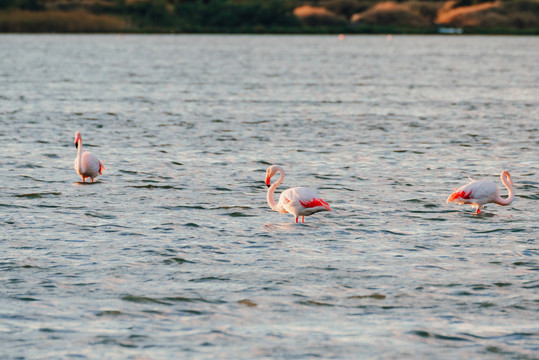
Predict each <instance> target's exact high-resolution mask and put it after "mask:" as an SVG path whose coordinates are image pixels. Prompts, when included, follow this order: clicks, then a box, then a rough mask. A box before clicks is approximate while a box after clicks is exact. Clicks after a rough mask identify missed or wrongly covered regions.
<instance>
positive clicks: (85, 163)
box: [75, 131, 105, 182]
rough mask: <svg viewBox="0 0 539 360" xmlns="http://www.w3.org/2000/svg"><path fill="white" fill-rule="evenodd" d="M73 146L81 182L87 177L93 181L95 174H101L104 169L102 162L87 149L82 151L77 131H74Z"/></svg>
mask: <svg viewBox="0 0 539 360" xmlns="http://www.w3.org/2000/svg"><path fill="white" fill-rule="evenodd" d="M75 147H76V148H77V149H78V152H77V157H76V158H75V170H77V174H79V175H80V177H81V178H82V182H85V180H86V178H88V177H89V178H90V179H92V182H94V178H95V177H96V176H97V175H102V174H103V170H105V167H104V166H103V163H102V162H101V161H99V159H98V158H97V157H96V156H95V155H93V154H90V153H89V152H88V151H85V152H84V153H83V152H82V138H81V136H80V132H78V131H77V132H76V133H75Z"/></svg>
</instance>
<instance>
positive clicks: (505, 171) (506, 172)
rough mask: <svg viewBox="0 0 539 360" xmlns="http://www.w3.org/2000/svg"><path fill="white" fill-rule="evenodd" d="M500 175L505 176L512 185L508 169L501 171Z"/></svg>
mask: <svg viewBox="0 0 539 360" xmlns="http://www.w3.org/2000/svg"><path fill="white" fill-rule="evenodd" d="M502 177H506V178H507V181H508V182H509V184H511V186H513V180H511V174H509V171H507V170H504V171H502Z"/></svg>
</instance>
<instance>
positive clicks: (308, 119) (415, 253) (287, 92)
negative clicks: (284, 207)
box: [0, 35, 539, 359]
mask: <svg viewBox="0 0 539 360" xmlns="http://www.w3.org/2000/svg"><path fill="white" fill-rule="evenodd" d="M0 59H2V60H1V62H0V125H1V126H0V148H1V149H2V156H1V157H0V166H1V172H0V181H1V183H2V185H1V187H0V254H1V255H0V358H2V359H4V358H6V359H10V358H28V359H36V358H37V359H57V358H99V359H105V358H110V359H112V358H130V359H143V358H148V359H158V358H160V359H161V358H210V359H214V358H224V359H254V358H284V359H294V358H298V359H304V358H324V359H327V358H373V359H402V358H439V357H444V358H452V359H462V358H474V359H477V358H519V359H531V358H537V354H538V353H539V315H538V314H539V312H538V310H539V303H538V297H537V294H538V286H539V276H538V270H539V258H538V255H539V247H538V245H537V240H536V239H537V234H538V228H539V227H538V225H537V224H538V222H539V215H538V214H539V203H538V200H539V178H538V171H539V162H538V159H539V157H538V154H539V151H538V150H539V139H538V134H539V121H538V118H539V113H538V105H539V89H538V84H539V73H538V72H537V64H538V63H539V39H537V38H536V37H458V36H457V37H420V36H393V37H392V38H391V39H388V38H386V37H384V36H358V37H352V36H350V37H346V38H345V40H344V41H339V40H338V39H337V37H334V36H293V37H291V36H117V35H111V36H81V35H72V36H60V35H43V36H30V35H4V36H0ZM77 130H78V131H80V132H81V133H82V137H83V144H84V148H85V149H86V150H90V151H91V152H92V153H94V154H95V155H96V156H98V157H99V158H100V159H101V160H103V161H105V166H106V167H107V170H106V172H105V173H104V174H103V175H102V176H99V177H98V178H97V181H96V183H95V184H92V185H82V184H80V183H79V181H80V178H79V177H78V175H77V174H76V172H75V170H74V169H73V161H74V159H75V156H76V149H75V147H74V144H73V140H74V133H75V131H77ZM271 164H279V165H281V166H283V168H284V169H285V171H286V178H285V180H284V183H283V184H282V185H281V187H280V190H283V189H286V188H288V187H291V186H309V187H312V188H315V189H317V190H318V192H319V194H320V195H321V196H322V198H323V199H324V200H326V201H327V202H328V203H329V204H330V205H331V207H332V208H333V211H332V212H325V213H319V214H315V215H313V216H310V217H307V218H306V219H305V220H306V222H305V224H294V223H293V221H294V218H293V216H292V215H285V214H279V213H276V212H273V211H271V209H270V208H269V207H268V205H267V204H266V186H265V184H264V177H265V170H266V168H267V167H268V166H269V165H271ZM504 169H507V170H509V171H510V172H511V175H512V179H513V182H514V184H515V191H516V195H517V197H516V199H515V201H514V202H513V204H511V205H510V206H507V207H500V206H497V205H492V204H491V205H487V207H486V208H485V209H484V210H483V213H482V214H481V215H480V216H476V215H473V214H472V212H473V209H472V208H471V207H469V206H462V207H459V206H457V205H455V204H446V203H445V199H446V198H447V196H448V195H449V194H450V193H451V192H452V189H453V188H455V187H459V186H461V185H464V184H465V183H467V182H468V180H467V177H468V176H471V177H473V178H476V179H485V180H490V181H493V182H496V183H497V184H498V186H499V187H500V188H501V189H500V192H501V193H502V196H506V194H507V191H506V189H505V188H504V187H503V185H502V184H501V182H500V179H499V174H500V172H501V171H502V170H504ZM277 192H278V193H279V192H280V191H279V189H278V190H277Z"/></svg>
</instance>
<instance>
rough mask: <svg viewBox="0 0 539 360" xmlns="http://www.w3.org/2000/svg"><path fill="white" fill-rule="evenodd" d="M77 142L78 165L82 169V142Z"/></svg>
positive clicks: (79, 140)
mask: <svg viewBox="0 0 539 360" xmlns="http://www.w3.org/2000/svg"><path fill="white" fill-rule="evenodd" d="M77 142H78V146H77V159H79V161H78V164H79V169H80V163H81V160H82V140H81V139H78V140H77Z"/></svg>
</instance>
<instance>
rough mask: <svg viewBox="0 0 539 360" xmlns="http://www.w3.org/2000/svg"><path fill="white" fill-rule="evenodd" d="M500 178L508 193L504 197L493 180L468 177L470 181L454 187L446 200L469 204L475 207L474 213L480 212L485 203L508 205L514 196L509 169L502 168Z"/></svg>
mask: <svg viewBox="0 0 539 360" xmlns="http://www.w3.org/2000/svg"><path fill="white" fill-rule="evenodd" d="M500 179H502V183H503V184H504V185H505V187H506V188H507V190H508V191H509V195H508V196H507V197H506V198H505V199H503V198H502V197H501V196H500V192H499V191H498V187H497V186H496V184H494V183H493V182H490V181H475V180H472V179H471V178H470V180H471V183H469V184H467V185H464V186H462V187H460V188H458V189H455V190H454V192H453V193H452V194H451V195H449V197H448V198H447V202H448V203H450V202H456V203H458V204H459V205H462V204H470V205H472V206H474V207H475V208H476V209H477V211H476V212H475V213H476V214H480V213H481V208H482V207H483V205H485V204H487V203H495V204H498V205H502V206H506V205H509V204H511V203H512V202H513V199H514V198H515V193H514V192H513V181H512V180H511V174H509V171H507V170H504V171H502V173H501V174H500Z"/></svg>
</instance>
